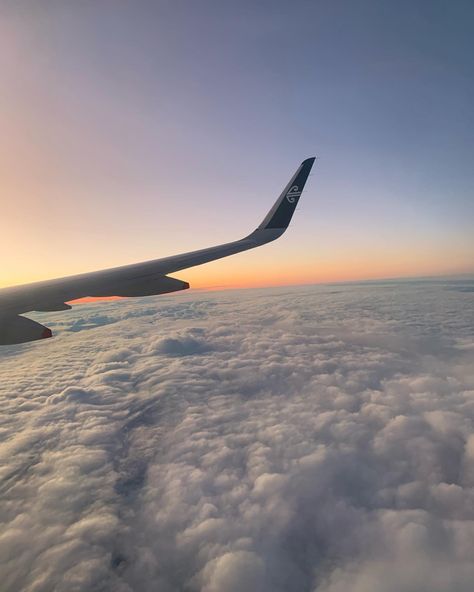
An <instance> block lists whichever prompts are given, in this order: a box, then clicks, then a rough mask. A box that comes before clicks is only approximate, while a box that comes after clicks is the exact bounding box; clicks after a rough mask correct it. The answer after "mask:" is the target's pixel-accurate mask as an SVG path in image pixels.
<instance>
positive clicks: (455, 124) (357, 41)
mask: <svg viewBox="0 0 474 592" xmlns="http://www.w3.org/2000/svg"><path fill="white" fill-rule="evenodd" d="M473 29H474V6H473V4H472V2H468V1H466V2H464V1H461V0H459V1H458V2H454V3H452V2H442V1H437V0H432V1H431V0H430V1H420V0H414V1H413V0H410V1H407V0H401V1H400V2H388V1H380V0H361V1H360V2H349V1H338V0H336V1H334V0H331V1H329V0H328V1H311V2H309V1H308V2H306V1H301V0H299V1H296V2H282V1H271V2H270V1H259V2H253V1H252V2H250V1H246V0H245V1H241V2H217V1H214V2H210V1H203V2H199V3H198V2H190V1H188V2H182V1H179V0H178V1H173V2H172V1H153V2H151V1H145V0H138V1H133V2H132V1H112V0H104V1H102V2H93V1H85V2H63V1H53V0H45V1H44V2H35V1H24V0H17V1H15V2H13V1H8V0H2V1H0V86H1V88H0V126H1V130H2V132H1V135H0V175H1V179H2V197H1V200H2V203H1V207H2V216H1V219H0V228H1V232H0V252H1V254H2V255H1V275H0V286H7V285H11V284H16V283H23V282H29V281H34V280H40V279H46V278H50V277H58V276H64V275H70V274H74V273H79V272H86V271H89V270H93V269H101V268H104V267H111V266H114V265H122V264H125V263H133V262H136V261H141V260H147V259H153V258H158V257H162V256H168V255H172V254H175V253H179V252H183V251H188V250H192V249H195V248H202V247H206V246H210V245H212V244H217V243H219V242H226V241H228V240H233V239H237V238H240V237H241V236H244V235H245V234H247V233H248V232H250V231H251V230H253V229H254V228H255V227H256V226H257V224H258V223H259V222H260V221H261V219H262V218H263V217H264V215H265V213H266V211H267V210H268V209H269V207H270V206H271V205H272V203H273V201H274V200H275V199H276V197H277V196H278V194H279V192H280V191H281V189H282V188H283V186H284V185H285V184H286V182H287V181H288V179H289V177H290V175H291V174H292V173H293V172H294V170H295V169H296V168H297V166H298V164H299V163H300V162H301V160H303V159H304V158H306V157H308V156H313V155H318V156H319V161H318V162H317V165H316V167H315V169H314V172H313V174H312V176H311V178H310V181H309V183H308V185H307V188H306V189H305V192H304V195H303V197H302V199H301V202H300V206H299V209H298V211H297V213H296V216H295V218H294V220H293V224H292V227H291V228H290V229H289V231H288V233H287V234H286V235H285V237H283V238H282V239H281V240H279V241H278V242H277V243H274V244H271V245H268V246H265V247H263V248H262V249H259V250H258V251H253V252H251V253H245V254H241V255H238V256H235V257H233V258H229V259H226V260H224V261H219V262H215V263H211V264H208V265H206V266H205V267H203V268H197V269H192V270H188V271H184V272H180V274H177V277H179V278H182V279H184V280H187V281H189V282H190V283H191V285H192V287H196V288H209V287H231V286H242V287H245V286H258V285H276V284H292V283H313V282H324V281H340V280H352V279H370V278H377V277H378V278H380V277H401V276H420V275H430V276H432V275H439V274H464V273H472V272H474V256H473V255H474V238H473V236H474V233H473V232H472V227H473V220H474V206H473V203H474V201H473V199H472V196H473V190H474V169H473V167H472V154H473V150H474V114H473V111H472V104H473V103H474V30H473Z"/></svg>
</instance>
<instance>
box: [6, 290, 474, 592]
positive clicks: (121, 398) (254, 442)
mask: <svg viewBox="0 0 474 592" xmlns="http://www.w3.org/2000/svg"><path fill="white" fill-rule="evenodd" d="M459 287H460V286H459V284H456V286H454V288H455V289H454V288H453V286H452V285H450V284H443V283H429V284H428V283H407V284H380V285H360V286H357V285H351V286H337V287H334V286H333V287H330V286H326V287H305V288H286V289H274V290H258V291H257V290H254V291H241V292H221V293H209V294H192V293H191V294H187V295H179V296H177V297H161V298H155V299H154V298H150V299H144V300H141V301H133V300H131V301H123V302H114V303H107V304H102V305H88V306H82V307H78V308H76V309H74V310H73V311H71V312H70V313H61V314H57V315H53V314H49V315H38V318H39V319H41V320H43V321H45V322H47V324H49V326H51V327H52V328H53V329H54V330H55V331H56V332H57V337H56V338H55V339H54V340H50V341H48V342H45V343H40V344H32V345H28V346H19V347H12V348H4V349H3V350H2V351H1V352H0V366H1V378H2V380H1V383H0V397H1V410H2V412H1V424H0V435H1V442H2V444H1V448H0V452H1V457H2V463H1V472H0V488H1V496H2V504H1V506H0V519H1V522H2V527H1V533H2V534H1V536H0V561H1V567H0V579H1V581H2V586H3V587H2V589H3V590H6V591H12V592H13V591H15V592H17V591H19V590H25V591H28V592H43V591H44V592H50V591H51V590H55V591H59V592H63V591H64V592H66V591H68V592H70V591H81V592H82V591H91V590H94V591H95V590H101V591H102V590H103V591H108V590H114V591H118V592H130V591H133V592H138V591H140V592H141V591H144V592H151V591H156V590H160V592H161V591H163V592H169V591H175V590H186V591H189V592H193V591H201V590H202V591H203V592H220V591H224V590H225V591H228V592H240V591H246V592H247V591H249V590H252V591H256V592H257V591H261V592H270V591H278V592H283V591H290V590H291V591H295V590H301V591H309V592H315V591H318V592H340V591H341V592H342V591H345V590H347V589H350V590H353V591H355V592H376V591H377V592H392V591H393V592H395V591H397V592H400V591H401V592H411V591H415V590H416V591H423V590H426V591H428V590H429V591H433V590H434V591H440V592H441V591H445V590H447V589H456V590H458V591H461V592H462V591H464V590H465V591H466V592H467V591H471V590H472V581H474V563H473V562H472V557H473V556H474V434H473V422H474V363H473V362H474V338H473V329H474V313H473V310H474V309H473V293H472V292H471V291H470V290H468V289H459ZM462 287H463V286H461V288H462ZM465 287H466V288H470V287H472V285H471V284H469V283H466V285H465Z"/></svg>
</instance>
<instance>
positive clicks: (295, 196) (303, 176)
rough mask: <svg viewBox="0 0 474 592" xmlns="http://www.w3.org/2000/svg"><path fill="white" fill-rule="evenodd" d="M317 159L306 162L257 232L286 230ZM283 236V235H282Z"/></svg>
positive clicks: (302, 164) (308, 159) (313, 158)
mask: <svg viewBox="0 0 474 592" xmlns="http://www.w3.org/2000/svg"><path fill="white" fill-rule="evenodd" d="M315 160H316V158H315V157H311V158H307V159H306V160H304V161H303V162H302V163H301V164H300V166H299V168H298V170H297V171H296V173H295V174H294V175H293V177H292V178H291V180H290V182H289V183H288V185H287V186H286V187H285V189H284V190H283V192H282V194H281V195H280V197H279V198H278V199H277V201H276V202H275V204H274V206H273V207H272V209H271V210H270V211H269V212H268V214H267V215H266V216H265V218H264V220H263V222H262V223H261V224H260V226H259V227H258V229H257V230H266V229H279V230H281V231H284V230H286V228H287V227H288V224H289V223H290V221H291V218H292V216H293V213H294V211H295V209H296V206H297V204H298V200H299V198H300V196H301V193H302V192H303V188H304V186H305V183H306V181H307V179H308V176H309V173H310V172H311V168H312V166H313V164H314V161H315ZM281 234H282V233H281Z"/></svg>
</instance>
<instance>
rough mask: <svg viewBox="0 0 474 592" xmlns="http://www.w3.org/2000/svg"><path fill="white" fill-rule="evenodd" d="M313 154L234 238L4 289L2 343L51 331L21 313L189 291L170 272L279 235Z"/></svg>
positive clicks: (0, 324)
mask: <svg viewBox="0 0 474 592" xmlns="http://www.w3.org/2000/svg"><path fill="white" fill-rule="evenodd" d="M314 160H315V159H314V158H308V159H306V160H304V161H303V162H302V163H301V165H300V166H299V167H298V169H297V171H296V173H295V174H294V175H293V176H292V177H291V179H290V181H289V182H288V184H287V185H286V187H285V188H284V189H283V191H282V193H281V194H280V196H279V197H278V199H277V200H276V202H275V204H274V205H273V207H272V208H271V209H270V211H269V212H268V214H267V215H266V216H265V218H264V219H263V221H262V223H261V224H260V225H259V226H258V227H257V228H256V229H255V230H254V231H253V232H252V233H250V234H249V235H248V236H246V237H244V238H242V239H240V240H236V241H233V242H229V243H225V244H222V245H217V246H214V247H208V248H206V249H200V250H198V251H191V252H189V253H182V254H179V255H173V256H171V257H165V258H162V259H154V260H151V261H145V262H142V263H135V264H132V265H125V266H122V267H115V268H111V269H105V270H100V271H93V272H90V273H85V274H80V275H74V276H68V277H64V278H59V279H53V280H46V281H42V282H34V283H31V284H24V285H19V286H12V287H8V288H3V289H0V345H10V344H17V343H24V342H27V341H35V340H38V339H44V338H47V337H51V336H52V332H51V330H50V329H48V328H47V327H45V326H44V325H41V324H40V323H37V322H36V321H33V320H31V319H29V318H26V317H23V316H21V315H22V314H24V313H27V312H31V311H37V312H52V311H61V310H68V309H69V308H71V307H70V305H69V304H67V303H68V302H69V301H72V300H77V299H79V298H84V297H87V296H90V297H99V296H130V297H136V296H151V295H156V294H165V293H169V292H175V291H178V290H186V289H187V288H189V284H188V283H187V282H185V281H182V280H179V279H176V278H173V277H170V276H169V275H168V274H170V273H174V272H176V271H180V270H182V269H187V268H189V267H195V266H196V265H202V264H203V263H208V262H210V261H214V260H216V259H221V258H222V257H228V256H229V255H234V254H236V253H240V252H242V251H247V250H249V249H254V248H255V247H259V246H260V245H264V244H266V243H269V242H271V241H273V240H275V239H277V238H279V237H280V236H281V235H282V234H283V233H284V232H285V230H286V229H287V228H288V225H289V223H290V221H291V218H292V216H293V213H294V211H295V209H296V206H297V204H298V201H299V199H300V197H301V193H302V191H303V188H304V186H305V184H306V181H307V179H308V176H309V174H310V172H311V168H312V166H313V164H314Z"/></svg>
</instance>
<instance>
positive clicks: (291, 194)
mask: <svg viewBox="0 0 474 592" xmlns="http://www.w3.org/2000/svg"><path fill="white" fill-rule="evenodd" d="M300 195H301V191H300V189H299V187H298V185H293V187H292V188H291V189H290V190H289V191H288V193H287V194H286V200H287V201H288V203H295V200H296V198H297V197H299V196H300Z"/></svg>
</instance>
